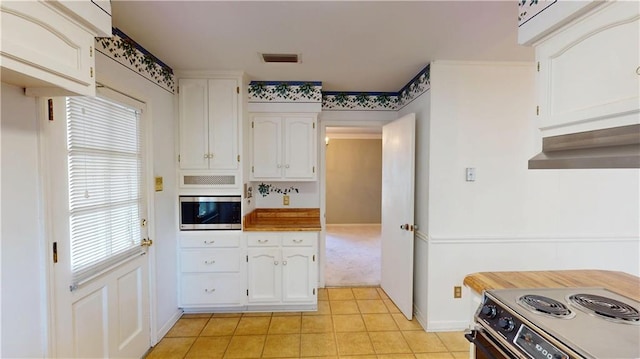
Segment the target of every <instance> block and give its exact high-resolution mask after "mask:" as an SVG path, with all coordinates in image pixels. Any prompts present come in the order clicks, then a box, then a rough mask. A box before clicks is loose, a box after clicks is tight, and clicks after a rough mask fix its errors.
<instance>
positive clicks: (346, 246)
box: [324, 126, 382, 287]
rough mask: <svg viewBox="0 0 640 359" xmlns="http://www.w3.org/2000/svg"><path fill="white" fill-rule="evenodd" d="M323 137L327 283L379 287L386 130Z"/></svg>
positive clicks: (330, 132)
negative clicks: (383, 147)
mask: <svg viewBox="0 0 640 359" xmlns="http://www.w3.org/2000/svg"><path fill="white" fill-rule="evenodd" d="M325 135H326V137H325V185H326V189H325V220H326V227H325V228H326V233H325V252H324V253H325V272H324V273H325V285H326V286H330V287H336V286H379V285H380V281H381V271H380V267H381V260H380V254H381V249H380V248H381V244H380V243H381V242H380V239H381V236H380V231H381V227H380V222H381V189H382V183H381V181H382V128H381V126H367V127H358V126H356V127H353V126H349V127H346V126H342V127H340V126H335V127H333V126H331V127H326V131H325Z"/></svg>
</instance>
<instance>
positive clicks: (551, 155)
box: [529, 125, 640, 169]
mask: <svg viewBox="0 0 640 359" xmlns="http://www.w3.org/2000/svg"><path fill="white" fill-rule="evenodd" d="M580 168H640V125H629V126H621V127H614V128H607V129H602V130H593V131H587V132H579V133H573V134H568V135H560V136H552V137H545V138H543V139H542V152H541V153H539V154H538V155H536V156H535V157H533V158H531V159H530V160H529V169H580Z"/></svg>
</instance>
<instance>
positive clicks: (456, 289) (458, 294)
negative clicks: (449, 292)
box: [453, 286, 462, 298]
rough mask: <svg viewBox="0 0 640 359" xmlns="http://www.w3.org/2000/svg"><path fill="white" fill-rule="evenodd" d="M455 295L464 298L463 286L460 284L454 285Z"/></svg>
mask: <svg viewBox="0 0 640 359" xmlns="http://www.w3.org/2000/svg"><path fill="white" fill-rule="evenodd" d="M453 297H454V298H462V287H460V286H455V287H453Z"/></svg>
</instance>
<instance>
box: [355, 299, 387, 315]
mask: <svg viewBox="0 0 640 359" xmlns="http://www.w3.org/2000/svg"><path fill="white" fill-rule="evenodd" d="M356 302H357V303H358V308H360V313H389V310H388V309H387V306H386V305H384V302H383V301H382V300H380V299H377V300H376V299H373V300H372V299H369V300H357V301H356Z"/></svg>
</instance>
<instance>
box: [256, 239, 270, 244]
mask: <svg viewBox="0 0 640 359" xmlns="http://www.w3.org/2000/svg"><path fill="white" fill-rule="evenodd" d="M267 242H269V240H268V239H258V243H267Z"/></svg>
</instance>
